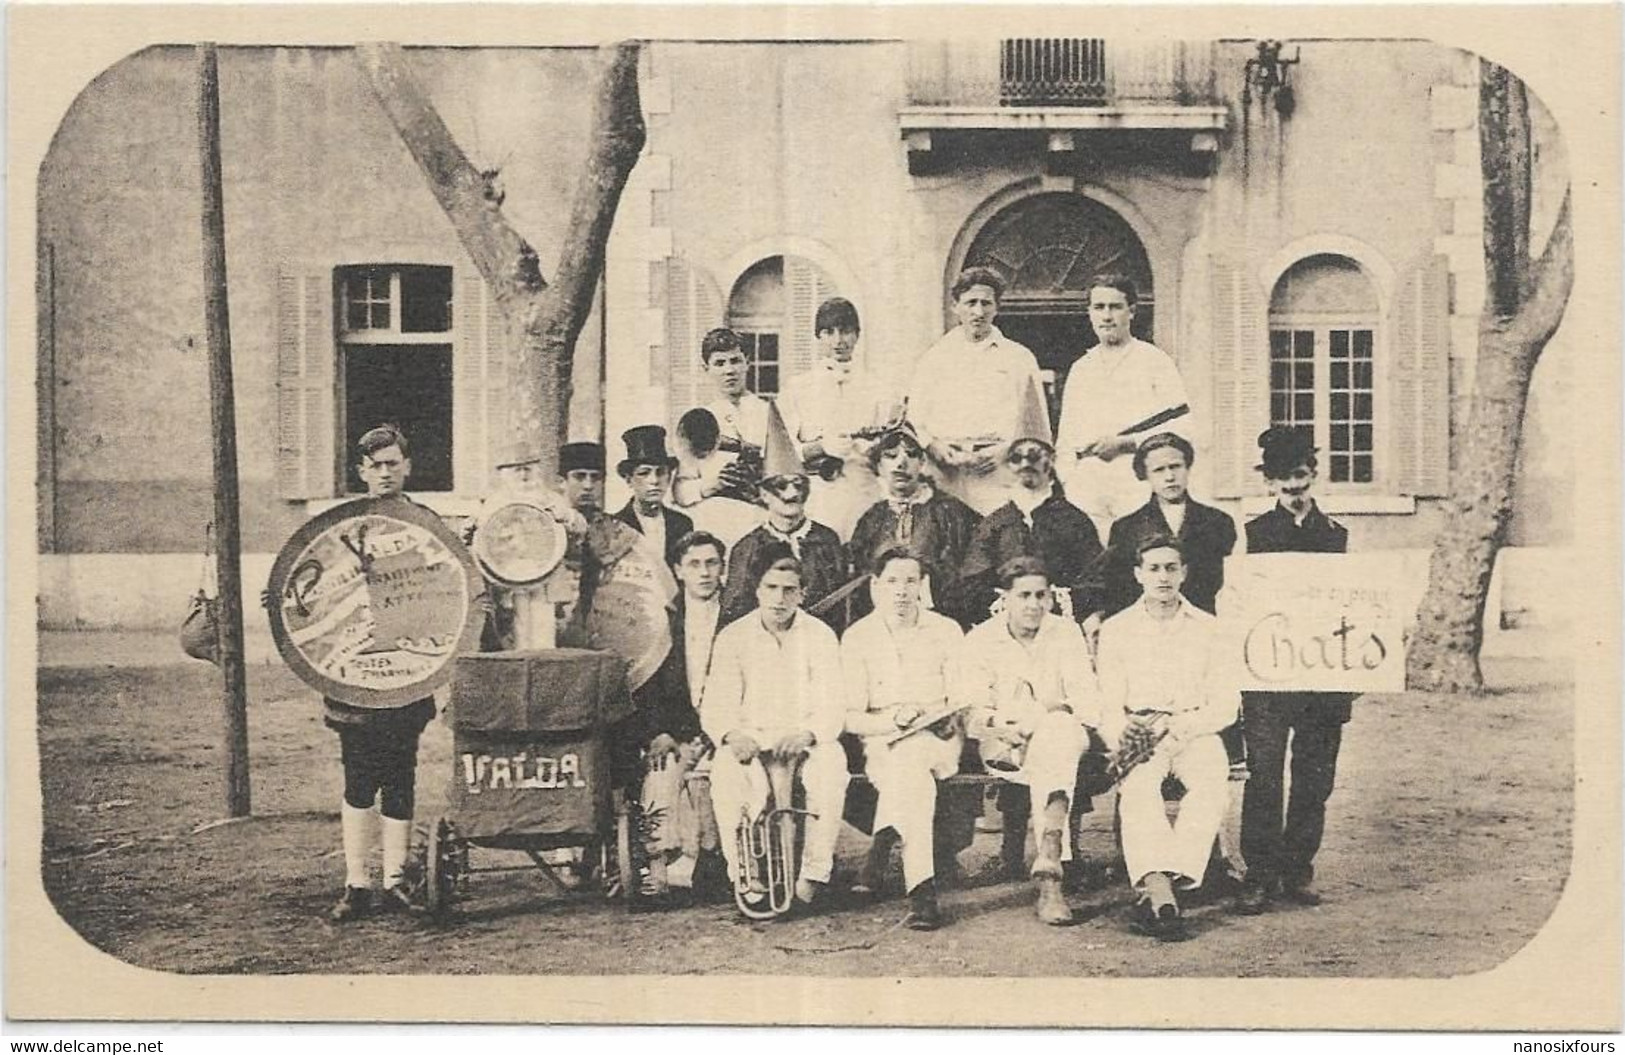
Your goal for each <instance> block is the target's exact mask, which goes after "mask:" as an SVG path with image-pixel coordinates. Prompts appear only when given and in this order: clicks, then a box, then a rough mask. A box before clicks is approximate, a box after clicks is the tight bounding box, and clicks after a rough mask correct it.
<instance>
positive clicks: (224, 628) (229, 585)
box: [198, 44, 249, 817]
mask: <svg viewBox="0 0 1625 1055" xmlns="http://www.w3.org/2000/svg"><path fill="white" fill-rule="evenodd" d="M198 146H199V150H200V153H201V158H202V167H203V297H204V314H205V315H206V316H207V319H206V323H207V327H208V329H207V333H208V341H209V420H210V423H211V425H212V428H213V434H214V524H215V539H216V550H217V556H216V558H215V559H216V560H217V561H219V565H218V578H219V589H220V602H219V603H220V612H219V623H220V672H221V675H222V677H223V679H224V683H225V684H224V692H223V693H222V702H223V703H224V705H225V718H226V722H225V738H226V812H227V815H228V816H230V817H246V816H248V812H249V795H248V679H247V671H246V669H245V667H244V662H243V583H242V578H243V575H242V533H241V531H240V529H239V526H238V517H237V412H236V408H235V405H234V403H233V398H232V386H231V315H230V312H229V311H228V310H227V305H226V220H225V203H224V198H225V195H224V192H223V190H222V188H221V178H220V69H219V63H218V60H217V58H216V56H215V46H214V45H213V44H203V45H200V46H199V48H198Z"/></svg>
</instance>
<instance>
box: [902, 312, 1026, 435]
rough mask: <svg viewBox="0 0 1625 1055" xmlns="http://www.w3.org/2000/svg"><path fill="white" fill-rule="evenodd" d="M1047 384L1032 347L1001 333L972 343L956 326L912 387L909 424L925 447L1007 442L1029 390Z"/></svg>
mask: <svg viewBox="0 0 1625 1055" xmlns="http://www.w3.org/2000/svg"><path fill="white" fill-rule="evenodd" d="M1033 385H1038V386H1039V391H1040V392H1042V391H1043V388H1042V381H1041V379H1040V378H1039V375H1038V360H1036V359H1034V358H1033V353H1032V352H1030V351H1028V349H1027V347H1026V346H1025V345H1023V344H1019V343H1017V342H1015V341H1012V340H1011V339H1010V338H1008V337H1006V336H1005V335H1004V334H1002V333H1000V332H999V328H998V327H997V326H995V327H993V333H992V335H991V336H990V337H988V339H987V340H985V341H983V342H981V343H980V344H972V343H971V342H970V341H969V340H967V339H966V337H965V331H964V329H963V327H955V328H954V329H952V330H949V331H948V332H947V333H945V334H943V336H942V338H941V339H940V340H938V341H937V343H936V344H933V345H932V346H931V347H930V348H927V349H926V350H925V352H924V354H922V355H921V356H920V358H919V360H918V361H917V362H916V363H915V365H914V376H913V380H911V381H910V382H909V386H908V420H909V422H910V423H911V424H912V425H913V426H914V430H915V432H916V433H917V434H918V435H919V437H920V442H921V443H923V444H926V445H930V444H931V443H934V442H937V441H948V442H951V441H954V440H967V439H982V438H992V439H994V440H997V441H1000V442H1008V441H1009V440H1010V439H1012V438H1013V437H1012V436H1011V435H1010V433H1011V432H1012V431H1013V430H1014V429H1015V427H1016V422H1017V420H1018V418H1019V416H1020V414H1021V407H1022V400H1023V399H1024V398H1025V396H1026V392H1027V389H1028V388H1029V387H1030V386H1033Z"/></svg>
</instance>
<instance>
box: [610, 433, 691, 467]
mask: <svg viewBox="0 0 1625 1055" xmlns="http://www.w3.org/2000/svg"><path fill="white" fill-rule="evenodd" d="M621 439H622V440H623V441H624V442H625V443H626V457H625V458H622V459H621V464H620V465H618V466H617V467H616V469H615V471H616V472H618V473H620V474H621V475H622V476H626V475H628V474H630V473H631V472H632V470H633V469H636V468H637V467H638V466H640V465H659V466H662V467H664V468H667V469H675V468H677V459H676V458H673V457H672V456H671V455H670V454H668V453H667V452H666V430H665V429H663V428H661V427H660V426H659V425H639V426H637V427H636V428H630V429H627V430H626V431H625V432H623V433H621Z"/></svg>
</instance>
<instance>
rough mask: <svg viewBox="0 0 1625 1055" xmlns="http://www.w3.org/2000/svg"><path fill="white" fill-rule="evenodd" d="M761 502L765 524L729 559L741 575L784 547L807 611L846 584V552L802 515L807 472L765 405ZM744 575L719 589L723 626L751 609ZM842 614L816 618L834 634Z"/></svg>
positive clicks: (774, 413)
mask: <svg viewBox="0 0 1625 1055" xmlns="http://www.w3.org/2000/svg"><path fill="white" fill-rule="evenodd" d="M762 461H763V472H762V482H761V487H760V491H761V496H762V504H763V505H765V506H766V507H767V521H766V522H765V523H763V524H762V525H761V526H760V527H757V528H755V529H754V530H752V531H750V532H748V533H747V534H746V535H745V536H744V537H743V538H741V539H740V540H739V541H738V542H737V543H735V544H734V547H733V551H732V552H731V553H730V554H729V560H730V561H731V563H732V564H733V566H734V568H736V569H738V570H741V571H743V570H744V569H746V568H752V567H755V566H756V561H757V560H758V558H759V556H760V554H761V553H762V552H763V551H765V550H766V548H767V547H768V546H770V545H772V544H774V543H783V544H784V545H786V546H789V547H790V552H791V554H792V555H794V556H795V558H796V559H797V560H798V561H800V562H801V582H802V590H801V592H802V603H803V604H804V605H805V606H806V607H808V608H809V609H810V608H813V607H815V606H816V605H817V604H818V602H819V601H821V600H823V599H824V598H825V597H827V596H829V595H830V594H831V593H833V592H835V590H837V589H839V588H840V586H841V585H842V584H843V583H845V582H846V581H847V578H848V575H847V565H846V550H845V548H844V547H843V546H842V545H841V540H840V538H839V536H837V535H836V534H835V532H834V531H831V530H830V529H829V528H828V527H826V526H824V525H823V524H819V523H817V522H815V521H813V520H811V519H809V518H808V516H807V498H808V495H809V494H810V487H809V481H808V479H807V474H806V473H805V472H803V471H802V463H801V459H800V458H798V457H797V456H796V452H795V445H794V444H793V443H792V442H791V440H790V434H789V431H788V430H787V429H786V428H785V425H784V421H783V419H782V418H780V417H779V410H778V407H777V406H776V405H774V404H771V403H770V404H768V423H767V446H766V450H765V451H764V456H763V459H762ZM747 578H748V577H747V576H743V575H739V576H735V577H733V578H732V579H730V580H728V583H727V585H726V586H724V587H723V591H722V622H723V625H725V626H726V625H727V624H729V623H731V622H733V621H734V620H735V619H738V618H739V617H740V616H742V615H744V614H745V613H746V612H749V611H750V610H751V609H752V608H755V607H756V591H755V588H754V585H753V584H752V583H750V582H748V581H747ZM843 616H844V612H843V611H830V612H825V613H822V615H821V618H822V619H823V620H824V622H826V623H828V624H830V626H831V627H833V628H834V629H835V630H836V631H839V630H841V629H842V628H843V627H845V625H846V620H845V619H844V618H843Z"/></svg>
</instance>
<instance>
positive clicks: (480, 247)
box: [355, 42, 547, 302]
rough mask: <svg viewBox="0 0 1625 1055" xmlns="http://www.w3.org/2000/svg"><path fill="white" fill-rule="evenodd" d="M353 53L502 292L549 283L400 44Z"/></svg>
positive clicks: (502, 296) (504, 295)
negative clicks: (414, 73) (543, 277)
mask: <svg viewBox="0 0 1625 1055" xmlns="http://www.w3.org/2000/svg"><path fill="white" fill-rule="evenodd" d="M355 54H356V59H357V64H358V65H359V66H360V68H361V73H362V76H363V79H364V80H366V82H367V87H368V88H370V89H371V90H372V94H373V98H375V99H376V100H377V101H378V105H379V106H380V107H382V108H383V111H384V113H385V114H387V115H388V117H389V120H390V122H391V123H392V124H393V125H394V126H395V130H396V131H397V132H399V133H400V136H401V141H402V142H403V143H405V144H406V148H407V150H409V151H410V152H411V154H412V157H413V159H414V160H416V161H417V163H418V167H419V168H420V169H422V170H423V175H424V178H426V179H427V180H428V182H429V189H430V190H431V191H433V193H434V196H435V200H436V201H438V202H439V203H440V207H441V209H443V210H444V211H445V213H446V216H447V218H448V219H450V220H451V225H452V227H453V229H455V230H456V232H457V237H458V239H459V240H460V241H461V242H462V243H463V248H464V249H466V250H467V251H468V255H469V256H470V257H472V258H473V260H474V266H475V267H477V268H479V271H480V274H481V275H482V276H484V278H485V280H486V282H487V283H488V284H489V285H490V286H491V288H492V291H493V292H494V293H495V294H496V297H497V299H498V300H499V301H504V302H505V301H506V300H508V299H509V298H511V297H513V296H516V295H524V294H534V293H537V292H540V291H541V290H543V289H545V288H546V287H547V283H546V282H545V281H544V280H543V279H542V273H541V268H540V266H539V265H538V263H537V260H536V251H535V250H534V249H532V248H531V247H530V243H528V242H526V241H525V239H524V238H523V237H522V236H521V235H520V234H519V232H518V231H515V230H514V229H513V227H512V226H510V225H509V224H508V222H507V220H505V219H504V218H503V216H502V210H501V207H500V204H499V203H498V202H496V201H495V200H493V199H492V198H491V197H490V196H489V194H488V191H489V184H488V183H487V181H486V178H485V177H484V176H483V175H482V174H481V173H480V172H479V170H478V169H476V168H475V167H474V166H473V165H472V164H471V163H470V162H469V160H468V157H467V156H466V155H465V154H464V153H463V151H462V148H461V147H459V146H458V145H457V141H456V140H455V139H453V138H452V135H451V132H450V130H448V129H447V128H446V124H445V122H444V121H442V120H441V119H440V114H439V113H438V112H436V110H435V108H434V104H433V103H431V102H430V101H429V100H428V98H427V97H426V96H425V95H424V93H423V90H422V88H421V87H420V86H419V84H418V81H417V78H416V77H414V76H413V75H412V71H411V68H410V67H409V65H408V63H407V61H406V55H405V52H404V51H403V50H402V49H401V46H400V45H399V44H390V43H381V42H380V43H370V44H358V45H356V48H355Z"/></svg>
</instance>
